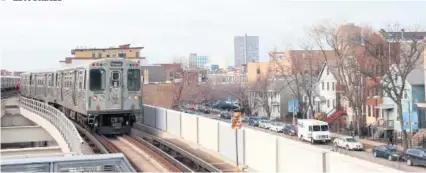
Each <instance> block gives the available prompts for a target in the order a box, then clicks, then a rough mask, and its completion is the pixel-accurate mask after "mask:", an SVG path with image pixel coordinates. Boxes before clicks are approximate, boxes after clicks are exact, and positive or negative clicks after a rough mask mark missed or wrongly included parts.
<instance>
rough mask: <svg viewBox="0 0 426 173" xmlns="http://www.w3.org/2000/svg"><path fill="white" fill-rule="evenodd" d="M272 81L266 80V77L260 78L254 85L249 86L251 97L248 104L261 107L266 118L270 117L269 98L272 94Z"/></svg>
mask: <svg viewBox="0 0 426 173" xmlns="http://www.w3.org/2000/svg"><path fill="white" fill-rule="evenodd" d="M271 84H272V81H271V80H270V79H269V78H268V75H266V76H263V77H260V78H259V80H257V81H256V82H255V83H253V84H251V86H250V91H249V92H250V93H252V96H251V97H250V99H249V102H250V104H251V105H253V106H254V107H261V108H262V110H263V111H264V112H265V113H266V116H267V117H268V118H270V117H271V112H272V110H271V100H270V97H271V95H272V94H273V90H272V89H271Z"/></svg>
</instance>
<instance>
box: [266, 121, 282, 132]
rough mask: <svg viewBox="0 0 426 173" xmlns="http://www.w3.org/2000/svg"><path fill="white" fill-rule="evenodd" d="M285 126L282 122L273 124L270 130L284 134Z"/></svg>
mask: <svg viewBox="0 0 426 173" xmlns="http://www.w3.org/2000/svg"><path fill="white" fill-rule="evenodd" d="M284 126H285V124H284V123H281V122H272V123H271V124H270V125H269V130H272V131H275V132H282V131H283V129H284Z"/></svg>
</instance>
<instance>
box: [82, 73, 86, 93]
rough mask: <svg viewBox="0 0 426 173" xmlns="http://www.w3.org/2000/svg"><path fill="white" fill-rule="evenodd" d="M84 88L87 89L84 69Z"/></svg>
mask: <svg viewBox="0 0 426 173" xmlns="http://www.w3.org/2000/svg"><path fill="white" fill-rule="evenodd" d="M83 88H84V89H86V70H84V80H83Z"/></svg>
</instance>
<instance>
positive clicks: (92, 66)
mask: <svg viewBox="0 0 426 173" xmlns="http://www.w3.org/2000/svg"><path fill="white" fill-rule="evenodd" d="M20 88H21V95H22V96H25V97H30V98H33V99H36V100H41V101H45V102H48V103H49V104H52V105H54V106H55V107H56V108H58V109H60V110H61V111H63V112H64V113H65V115H66V116H68V117H69V118H70V119H72V120H74V121H76V122H78V123H79V124H81V125H83V126H85V127H86V128H88V129H90V130H92V131H94V132H96V133H98V134H104V135H116V134H128V133H130V130H131V127H132V126H133V123H134V122H135V121H136V117H135V114H138V113H139V112H140V109H141V105H142V98H141V90H142V89H141V72H140V67H139V64H137V63H136V62H133V61H131V60H126V59H123V58H108V59H100V60H95V61H92V62H90V63H89V64H86V65H79V66H75V67H67V68H63V69H58V70H46V71H40V72H29V73H24V74H21V84H20Z"/></svg>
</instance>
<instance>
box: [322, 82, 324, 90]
mask: <svg viewBox="0 0 426 173" xmlns="http://www.w3.org/2000/svg"><path fill="white" fill-rule="evenodd" d="M322 90H323V91H324V82H322Z"/></svg>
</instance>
